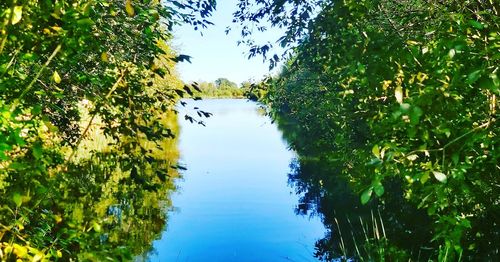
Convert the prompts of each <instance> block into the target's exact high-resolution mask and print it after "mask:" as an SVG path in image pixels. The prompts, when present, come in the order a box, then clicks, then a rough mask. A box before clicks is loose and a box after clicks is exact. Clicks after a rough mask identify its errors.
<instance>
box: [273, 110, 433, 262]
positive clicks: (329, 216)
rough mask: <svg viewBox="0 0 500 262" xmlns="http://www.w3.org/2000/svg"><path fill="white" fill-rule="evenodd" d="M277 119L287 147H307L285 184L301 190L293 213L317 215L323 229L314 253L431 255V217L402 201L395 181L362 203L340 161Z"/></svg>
mask: <svg viewBox="0 0 500 262" xmlns="http://www.w3.org/2000/svg"><path fill="white" fill-rule="evenodd" d="M277 123H278V127H279V129H280V130H281V131H282V134H283V138H284V139H285V140H286V141H289V143H290V145H291V148H294V149H295V148H306V149H307V150H304V151H303V152H302V153H303V154H302V155H300V152H299V156H298V157H297V158H295V159H294V160H293V161H292V162H291V163H290V170H291V171H290V173H289V175H288V184H289V186H290V187H291V188H293V189H294V191H295V193H296V194H297V195H299V196H300V200H299V204H298V205H297V208H296V210H295V213H296V214H298V215H309V216H319V217H321V220H322V222H323V223H324V225H325V228H326V229H327V231H326V233H325V236H324V237H323V238H322V239H320V240H318V241H317V242H316V245H315V246H316V252H315V257H316V258H317V259H319V260H321V261H340V260H344V259H346V258H347V259H349V260H372V261H373V260H375V261H380V260H387V259H389V261H393V260H394V261H401V260H408V259H410V258H411V259H413V260H417V261H418V260H425V261H426V260H427V259H428V258H429V257H430V256H431V253H432V252H431V251H432V250H433V249H435V248H436V247H435V246H433V244H432V243H431V238H432V232H431V228H432V226H431V220H430V219H429V218H428V216H427V214H426V212H425V211H424V210H419V209H416V208H415V207H414V206H412V205H409V204H408V203H407V202H406V201H405V199H404V197H403V196H404V194H403V192H402V191H401V190H400V188H401V187H400V186H398V184H397V183H396V182H394V181H388V182H387V184H386V186H385V187H386V193H385V196H386V197H385V198H384V200H383V201H381V200H375V201H371V202H369V203H368V204H366V205H362V204H361V202H360V198H359V193H358V192H354V191H353V189H352V188H351V186H350V185H349V182H348V181H347V180H346V178H344V177H342V175H341V172H340V170H341V165H340V163H337V162H335V161H332V160H328V159H326V158H322V157H321V156H320V155H321V154H320V153H318V152H315V151H314V150H317V148H312V147H309V148H307V145H300V144H297V143H302V142H301V134H300V133H299V132H297V131H296V130H294V125H293V123H291V122H287V121H286V120H285V119H277ZM309 139H311V138H309ZM294 143H295V144H294ZM311 156H313V157H311Z"/></svg>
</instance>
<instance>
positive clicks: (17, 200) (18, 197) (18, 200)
mask: <svg viewBox="0 0 500 262" xmlns="http://www.w3.org/2000/svg"><path fill="white" fill-rule="evenodd" d="M12 201H14V203H15V204H16V206H17V207H20V206H21V204H22V203H23V196H21V194H19V193H18V192H16V193H14V195H13V196H12Z"/></svg>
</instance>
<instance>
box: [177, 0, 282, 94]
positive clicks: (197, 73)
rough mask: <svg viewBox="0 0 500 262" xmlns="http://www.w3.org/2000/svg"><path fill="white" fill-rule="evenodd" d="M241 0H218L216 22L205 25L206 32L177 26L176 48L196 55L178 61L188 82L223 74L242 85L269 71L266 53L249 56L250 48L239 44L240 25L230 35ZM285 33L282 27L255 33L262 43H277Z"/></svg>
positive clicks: (180, 71)
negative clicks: (265, 59) (258, 55)
mask: <svg viewBox="0 0 500 262" xmlns="http://www.w3.org/2000/svg"><path fill="white" fill-rule="evenodd" d="M237 1H238V0H224V1H218V3H217V10H216V11H215V12H214V13H213V15H212V17H211V18H210V19H209V20H210V21H211V22H213V23H214V25H212V26H209V27H208V28H206V29H202V31H201V32H202V33H203V36H202V35H201V34H200V31H195V30H194V29H193V27H192V26H191V25H182V26H178V27H177V28H174V41H173V45H174V48H175V49H176V50H177V51H178V52H179V54H185V55H189V56H191V57H192V58H191V64H190V63H188V62H182V63H179V64H178V65H177V70H178V72H179V74H180V77H181V79H182V80H183V81H184V82H192V81H197V82H201V81H207V82H213V81H215V80H216V79H217V78H221V77H222V78H227V79H229V80H231V81H233V82H235V83H237V84H238V85H239V84H241V83H242V82H243V81H248V80H253V82H255V81H259V80H261V79H262V78H263V77H264V76H265V75H267V74H269V63H268V62H263V59H262V57H254V58H251V59H250V60H249V59H248V50H249V48H248V47H247V46H244V45H240V46H237V41H238V40H240V39H241V37H240V35H239V30H237V28H234V29H233V30H232V31H231V32H230V33H229V34H228V35H226V32H225V30H226V27H227V26H233V27H235V26H236V25H232V23H231V21H232V19H233V18H232V14H233V12H234V11H235V10H236V3H237ZM281 35H282V32H281V31H280V30H279V29H271V30H270V31H269V32H265V33H260V32H259V33H258V34H255V36H254V39H255V40H256V42H258V43H265V42H267V41H270V42H272V43H275V42H276V40H277V39H278V38H279V37H280V36H281ZM275 71H276V70H274V71H273V72H275Z"/></svg>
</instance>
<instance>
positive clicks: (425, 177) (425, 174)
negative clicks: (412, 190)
mask: <svg viewBox="0 0 500 262" xmlns="http://www.w3.org/2000/svg"><path fill="white" fill-rule="evenodd" d="M429 178H430V175H429V172H425V173H424V174H423V175H422V177H420V183H422V185H423V184H425V182H427V180H429Z"/></svg>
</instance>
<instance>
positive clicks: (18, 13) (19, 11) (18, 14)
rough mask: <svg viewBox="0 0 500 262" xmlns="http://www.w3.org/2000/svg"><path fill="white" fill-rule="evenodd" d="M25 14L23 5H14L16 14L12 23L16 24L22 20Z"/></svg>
mask: <svg viewBox="0 0 500 262" xmlns="http://www.w3.org/2000/svg"><path fill="white" fill-rule="evenodd" d="M22 16H23V7H22V6H15V7H14V15H13V16H12V24H13V25H15V24H17V23H19V21H21V18H22Z"/></svg>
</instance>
